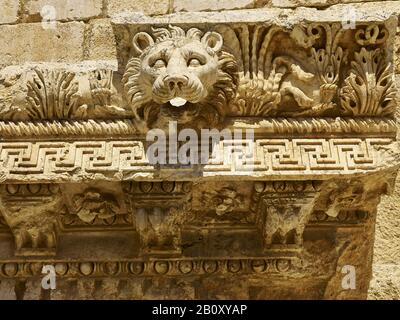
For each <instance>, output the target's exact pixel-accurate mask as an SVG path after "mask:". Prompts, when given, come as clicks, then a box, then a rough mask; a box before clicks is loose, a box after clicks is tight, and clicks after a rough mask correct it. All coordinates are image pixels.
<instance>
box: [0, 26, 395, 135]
mask: <svg viewBox="0 0 400 320" xmlns="http://www.w3.org/2000/svg"><path fill="white" fill-rule="evenodd" d="M391 24H393V21H391V20H390V19H389V20H387V21H382V22H375V23H363V22H362V21H361V22H359V23H358V24H357V26H356V29H345V28H343V26H342V24H341V23H339V22H325V23H319V22H313V23H311V22H310V23H305V22H302V23H298V24H296V25H294V26H291V27H283V26H279V25H266V24H240V23H237V24H232V25H230V24H215V25H208V26H207V27H205V26H201V25H199V26H196V27H186V26H179V25H162V24H161V25H159V26H155V27H153V28H149V27H137V26H136V27H130V28H128V32H126V29H124V28H123V27H122V26H119V25H118V24H116V27H115V32H116V35H117V37H118V39H119V40H120V42H121V43H120V44H119V50H120V52H119V56H120V60H119V63H120V65H119V69H120V71H119V72H116V71H115V70H112V68H110V67H109V68H108V69H107V68H106V66H105V65H104V64H102V63H99V64H98V65H96V64H94V65H90V69H89V70H87V69H88V68H86V70H85V69H84V68H82V67H77V66H73V65H70V66H65V65H63V66H61V65H59V66H57V65H56V64H55V65H52V66H49V67H46V66H44V65H37V66H34V65H31V66H29V65H28V66H24V67H20V68H16V67H8V68H6V69H5V70H2V71H0V80H1V81H0V118H1V119H2V120H14V121H17V120H66V119H80V120H82V119H104V118H108V119H110V118H111V119H112V118H133V119H135V121H137V126H138V127H139V128H140V129H143V128H145V126H148V127H156V128H164V127H166V123H167V122H168V121H169V120H175V121H177V122H178V123H179V124H180V125H182V126H190V127H214V126H216V125H218V124H221V123H222V122H223V120H224V119H225V117H237V116H245V117H260V116H262V117H277V116H284V117H299V116H307V117H309V116H313V117H327V116H355V117H358V116H363V117H365V116H392V115H393V114H394V109H395V94H396V90H395V85H394V81H393V70H392V65H391V57H390V52H391V45H392V43H391V41H390V39H391V37H392V36H393V35H392V30H391V29H390V26H391ZM124 30H125V32H123V31H124ZM121 72H122V77H121V75H120V73H121ZM143 121H144V123H142V125H141V124H140V123H141V122H143ZM143 125H144V126H143Z"/></svg>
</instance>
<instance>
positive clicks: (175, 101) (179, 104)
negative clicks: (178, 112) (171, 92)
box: [169, 97, 187, 107]
mask: <svg viewBox="0 0 400 320" xmlns="http://www.w3.org/2000/svg"><path fill="white" fill-rule="evenodd" d="M186 102H187V100H185V99H183V98H180V97H176V98H174V99H171V100H170V101H169V103H170V104H171V105H172V106H174V107H182V106H184V105H185V104H186Z"/></svg>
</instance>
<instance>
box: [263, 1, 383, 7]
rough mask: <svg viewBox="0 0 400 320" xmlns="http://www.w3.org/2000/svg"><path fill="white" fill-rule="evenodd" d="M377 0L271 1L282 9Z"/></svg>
mask: <svg viewBox="0 0 400 320" xmlns="http://www.w3.org/2000/svg"><path fill="white" fill-rule="evenodd" d="M373 1H375V0H271V2H272V5H273V6H275V7H280V8H296V7H327V6H331V5H334V4H339V3H348V4H351V3H358V2H373Z"/></svg>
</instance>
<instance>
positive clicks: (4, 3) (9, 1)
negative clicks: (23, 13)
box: [0, 0, 19, 24]
mask: <svg viewBox="0 0 400 320" xmlns="http://www.w3.org/2000/svg"><path fill="white" fill-rule="evenodd" d="M18 10H19V1H15V0H1V1H0V13H1V14H0V24H3V23H4V24H5V23H15V22H17V20H18Z"/></svg>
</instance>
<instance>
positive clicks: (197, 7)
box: [173, 0, 254, 12]
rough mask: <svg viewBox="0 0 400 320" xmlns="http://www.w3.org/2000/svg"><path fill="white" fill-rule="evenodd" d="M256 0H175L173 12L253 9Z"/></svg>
mask: <svg viewBox="0 0 400 320" xmlns="http://www.w3.org/2000/svg"><path fill="white" fill-rule="evenodd" d="M253 6H254V0H216V1H207V0H198V1H192V0H175V1H173V10H174V11H176V12H179V11H219V10H232V9H244V8H252V7H253Z"/></svg>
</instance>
